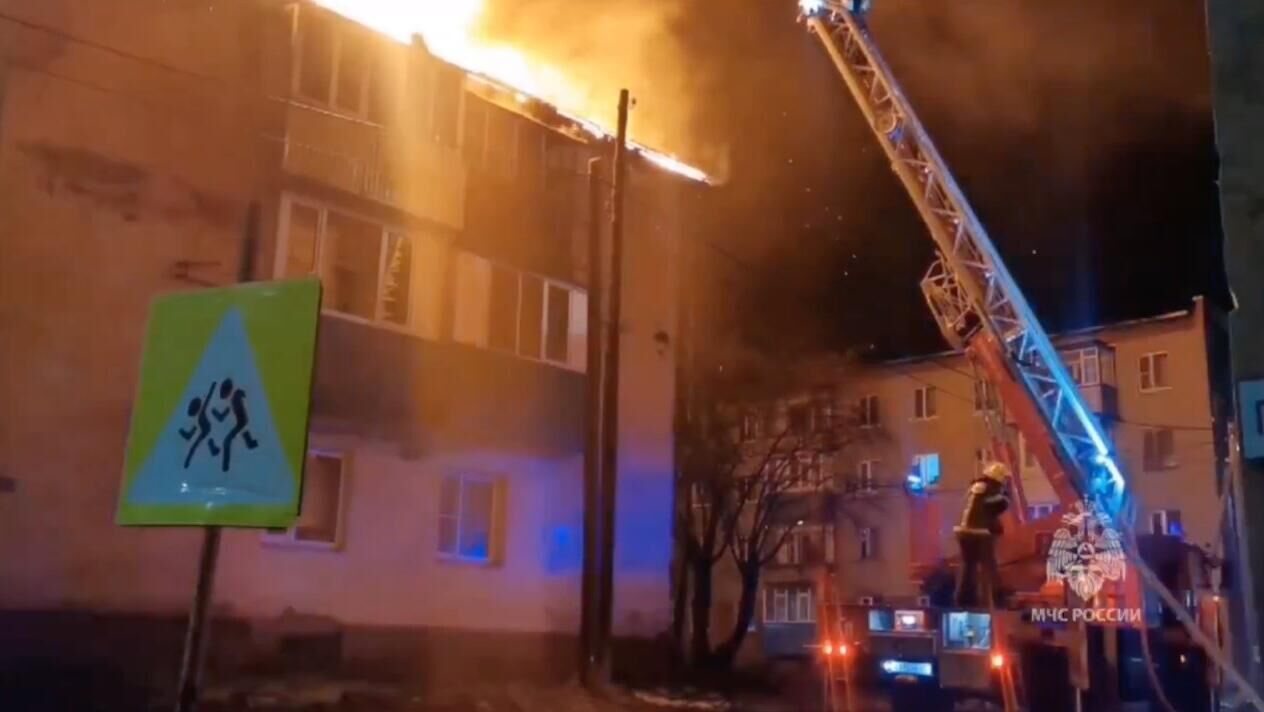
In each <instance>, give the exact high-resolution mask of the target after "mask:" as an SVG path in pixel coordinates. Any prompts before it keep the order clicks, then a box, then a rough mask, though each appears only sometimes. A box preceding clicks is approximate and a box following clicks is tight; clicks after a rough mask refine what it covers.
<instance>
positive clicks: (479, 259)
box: [448, 250, 591, 373]
mask: <svg viewBox="0 0 1264 712" xmlns="http://www.w3.org/2000/svg"><path fill="white" fill-rule="evenodd" d="M455 258H456V259H455V261H457V262H459V261H460V260H461V258H466V259H469V260H472V261H473V262H474V263H481V264H483V265H486V268H487V269H488V270H489V271H490V272H494V271H495V270H503V271H506V272H509V273H512V274H513V276H514V278H515V279H514V282H515V285H516V289H515V291H514V293H515V295H516V296H515V298H514V338H513V341H514V343H513V348H512V349H505V348H501V347H500V346H493V345H492V344H491V341H492V339H491V333H492V328H491V327H492V319H491V309H492V308H493V300H492V297H491V280H490V278H489V281H488V284H487V289H488V295H487V304H486V308H487V310H488V311H487V312H486V314H485V317H486V318H485V320H484V321H485V322H486V329H485V332H484V333H483V334H481V338H478V339H471V340H467V339H465V338H458V337H456V336H455V335H453V333H452V331H451V330H449V332H448V336H450V337H451V338H452V340H453V341H454V342H456V343H460V344H466V345H468V346H476V347H478V348H481V349H485V350H487V351H492V352H495V353H500V354H505V355H508V356H513V357H514V358H520V359H523V360H524V361H535V362H537V363H547V364H550V365H553V366H557V367H559V368H564V369H566V370H568V371H575V372H577V373H585V372H586V371H587V352H586V350H585V348H584V347H583V346H581V347H580V348H578V349H572V348H571V347H572V345H573V344H572V336H573V335H574V334H575V326H576V325H580V326H582V328H583V330H584V332H585V333H586V331H587V328H588V321H587V310H588V309H590V308H591V301H590V299H589V294H588V290H587V289H584V288H583V287H581V286H579V285H577V284H574V283H571V282H566V281H564V280H561V279H557V278H555V277H549V276H547V275H543V274H540V273H539V272H533V271H531V270H525V269H522V268H520V267H517V266H515V265H511V264H509V263H506V262H503V261H500V260H495V259H490V258H488V257H485V256H483V255H481V254H478V253H475V252H470V251H468V250H457V252H456V254H455ZM490 272H489V274H490ZM524 276H525V277H530V278H531V279H534V280H537V281H538V282H539V283H540V293H541V297H540V321H539V324H537V325H536V328H537V330H538V331H539V336H540V339H539V344H540V350H539V353H538V354H535V355H532V354H528V353H524V352H523V351H522V333H523V326H524V322H523V318H522V317H523V294H524V291H523V284H524V280H523V277H524ZM452 278H453V279H454V280H460V279H462V276H461V274H455V275H453V277H452ZM552 288H557V289H559V290H561V291H563V292H565V293H566V314H567V320H566V326H567V328H566V332H565V335H566V339H565V341H566V358H565V359H564V360H557V359H553V358H549V348H548V346H549V335H550V333H551V332H550V330H549V326H550V324H549V305H550V303H551V299H552V297H551V289H552ZM461 291H462V290H461V286H460V285H459V284H458V285H456V292H457V293H458V294H459V293H460V292H461ZM576 295H582V298H583V300H584V313H583V315H584V318H582V319H578V320H577V319H575V316H576V314H575V299H576ZM452 309H453V311H454V312H457V313H459V312H461V305H460V304H453V306H452ZM454 318H455V317H454ZM452 328H453V329H455V328H456V326H455V324H453V326H452Z"/></svg>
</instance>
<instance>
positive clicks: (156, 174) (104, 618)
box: [0, 0, 696, 676]
mask: <svg viewBox="0 0 1264 712" xmlns="http://www.w3.org/2000/svg"><path fill="white" fill-rule="evenodd" d="M0 9H3V11H4V13H5V18H6V19H4V20H0V61H2V62H3V63H2V64H0V241H2V242H3V245H4V250H3V253H4V257H3V259H0V362H3V363H4V364H5V366H4V368H3V369H0V372H2V373H0V392H3V394H4V395H3V407H2V408H0V476H3V480H2V481H3V482H4V483H5V486H4V488H3V489H2V490H0V560H3V561H4V562H5V564H4V565H3V566H0V610H2V611H3V612H2V613H0V616H3V617H4V619H5V621H6V622H5V623H4V624H3V625H4V627H6V629H7V630H12V631H19V632H18V633H15V634H16V635H19V636H21V637H22V639H23V640H26V641H28V642H29V645H28V646H27V647H26V648H25V650H24V652H23V655H28V656H39V655H41V654H46V655H47V656H49V657H66V656H70V655H72V654H79V653H82V654H84V655H88V656H98V657H100V656H105V657H110V655H109V654H108V652H107V651H108V650H109V649H110V648H111V647H112V646H114V647H117V645H118V644H119V643H118V641H119V637H118V636H119V635H122V633H120V631H121V630H123V628H126V629H127V630H129V631H131V632H130V633H127V635H130V636H131V638H129V639H133V640H134V639H137V638H139V639H142V640H149V639H150V638H146V637H145V636H151V637H152V641H153V644H152V645H146V646H145V648H146V650H147V651H149V652H146V653H144V654H140V655H137V656H136V659H135V660H131V661H127V662H126V663H123V662H120V663H118V664H119V665H120V666H123V667H128V666H134V667H137V668H141V667H144V665H145V663H147V662H156V661H158V660H163V659H170V658H171V657H172V656H173V655H175V654H176V653H175V651H178V634H179V629H180V625H181V619H182V617H183V613H184V611H185V610H187V606H188V604H189V601H190V597H191V595H192V591H193V582H194V576H195V569H196V561H197V547H198V535H197V532H196V531H193V530H179V529H157V528H154V529H150V528H145V529H136V528H131V529H125V528H120V527H116V526H115V525H114V524H113V509H114V503H115V500H116V496H117V487H118V482H119V473H120V471H121V466H122V452H123V444H124V441H125V438H126V429H127V422H128V416H129V411H130V403H131V399H132V395H133V391H134V387H135V383H136V379H137V372H138V368H139V362H138V356H139V347H140V344H141V335H142V332H143V328H144V319H145V312H146V308H147V304H148V302H149V300H150V299H151V298H152V297H153V296H155V295H157V294H160V293H163V292H167V291H172V290H179V289H196V288H198V287H199V286H210V285H221V284H228V283H231V282H232V281H233V280H234V278H235V273H236V271H237V265H238V263H239V261H240V258H241V257H242V255H241V250H242V249H243V246H244V245H255V246H256V250H255V252H254V254H253V255H251V257H252V258H253V262H254V264H255V269H254V273H253V277H254V278H255V279H286V278H291V277H299V276H305V275H313V274H314V275H318V276H319V277H320V278H321V281H322V284H323V287H324V294H323V301H322V317H321V322H320V332H319V342H318V352H317V367H316V375H315V379H314V381H315V382H314V392H313V407H312V420H311V433H310V447H311V450H310V453H309V457H308V461H307V467H306V475H305V484H304V492H303V502H302V511H301V515H300V518H299V520H298V522H297V524H296V525H295V526H294V527H293V528H292V529H289V530H286V531H272V532H259V531H253V530H231V531H228V532H226V533H225V536H224V541H223V546H222V551H221V554H220V560H219V571H218V577H217V581H216V594H215V602H216V606H217V609H219V610H220V613H221V615H220V616H219V618H220V620H221V624H222V625H221V627H223V626H227V625H228V623H226V621H236V622H237V623H238V624H239V625H238V627H237V628H235V629H234V630H238V632H239V635H237V636H236V637H233V636H229V635H228V634H225V635H221V636H219V638H218V639H219V640H220V641H221V644H222V645H228V644H229V642H230V641H232V644H233V646H234V647H233V653H232V655H231V657H232V658H233V659H234V660H235V662H236V663H242V662H245V661H250V660H252V659H263V658H269V657H275V656H276V655H283V654H284V653H285V652H286V651H287V650H290V649H291V648H292V647H293V646H289V645H287V641H292V640H295V639H309V638H312V637H313V636H315V637H316V638H319V639H320V640H322V641H324V642H325V643H327V644H328V645H330V646H332V648H333V649H334V651H335V654H334V655H333V657H334V658H335V659H337V660H338V661H340V662H341V663H343V664H356V665H361V666H371V667H373V668H375V669H378V670H379V671H380V670H382V669H398V670H401V671H408V672H409V673H411V674H419V675H423V676H429V675H435V676H447V675H450V674H454V673H456V672H458V671H463V670H467V669H469V668H468V666H467V665H466V663H467V662H468V660H469V659H470V656H481V657H483V658H486V659H502V658H503V659H508V660H510V662H508V663H505V665H504V667H503V669H505V670H510V669H514V668H524V669H526V668H529V669H531V670H533V671H536V672H544V671H549V672H551V673H553V674H559V675H564V674H566V673H567V672H569V671H570V670H571V669H572V665H573V660H574V655H573V653H572V640H573V638H574V635H575V633H576V631H577V628H578V616H579V577H580V562H581V560H582V541H581V533H582V476H581V470H582V459H583V443H582V433H583V428H582V417H583V412H584V407H585V406H584V403H585V397H584V393H585V388H586V375H585V372H586V364H585V343H586V340H587V312H588V297H587V292H586V288H585V285H586V284H587V281H588V273H589V270H590V268H591V265H590V264H589V262H590V261H589V256H588V254H587V244H588V243H587V241H588V237H587V236H588V232H589V228H590V225H589V218H588V216H589V214H590V211H589V201H588V199H587V196H588V187H587V185H588V182H587V181H588V179H587V170H588V159H589V158H592V157H598V156H607V157H608V156H609V150H610V144H609V142H607V141H601V140H596V139H593V138H592V137H591V136H590V135H588V134H586V133H585V132H583V131H582V130H580V127H578V126H576V125H574V123H573V122H571V121H569V120H567V119H565V118H563V117H562V116H560V115H559V114H558V113H557V112H556V111H555V110H553V109H552V108H551V107H549V106H547V105H545V104H543V103H541V102H538V101H536V100H534V99H530V98H524V97H521V96H520V95H516V94H515V92H513V91H512V90H509V89H507V88H504V87H500V86H497V85H495V84H493V83H490V82H487V81H485V80H482V79H480V78H476V77H471V76H467V75H466V74H465V73H464V72H462V71H461V70H460V69H459V68H457V67H454V66H452V65H449V64H447V63H445V62H443V61H442V60H440V59H438V58H436V57H434V56H432V55H431V54H430V53H429V52H428V51H427V50H426V48H425V47H424V45H423V44H422V43H421V42H420V41H417V42H415V43H414V44H412V45H401V44H398V43H396V42H393V41H391V40H389V39H387V38H385V37H383V36H381V35H378V34H375V33H373V32H371V31H369V30H368V29H366V28H364V27H362V26H359V25H356V24H355V23H352V22H349V21H347V20H345V19H343V18H340V17H338V16H336V15H334V14H332V13H330V12H328V11H326V10H324V9H322V8H319V7H317V6H315V5H312V4H309V3H303V2H296V3H277V2H262V1H259V2H253V1H252V2H245V3H234V4H229V5H220V4H215V5H211V6H205V7H203V6H193V5H188V4H183V3H175V4H155V5H152V6H150V5H148V4H144V6H143V7H142V6H140V5H136V4H133V3H113V2H95V1H94V2H89V1H88V0H60V1H59V2H52V3H39V4H35V5H31V4H28V3H15V2H0ZM613 99H614V97H612V100H613ZM606 168H607V169H608V165H607V167H606ZM695 186H696V184H691V183H689V182H687V181H685V180H683V179H681V178H680V177H678V176H675V175H674V174H671V173H668V172H665V171H663V170H661V169H658V168H655V167H654V166H653V165H651V164H650V163H649V162H648V161H644V160H641V159H640V158H639V156H638V155H637V154H635V153H634V154H633V155H632V158H631V166H630V180H629V189H628V200H629V202H630V203H631V204H634V205H636V209H634V210H632V209H630V210H629V211H628V216H627V225H626V233H627V240H626V244H627V247H626V250H625V273H624V274H625V277H624V296H623V304H624V314H623V323H622V325H621V326H622V333H623V342H622V368H621V374H620V375H621V391H622V394H623V397H622V401H621V407H620V432H619V438H620V447H619V452H620V480H619V488H620V489H619V509H618V512H617V515H616V521H617V538H618V548H617V551H616V576H615V582H616V584H615V586H616V610H615V627H616V633H617V634H620V635H625V636H634V637H635V636H640V637H649V636H652V635H654V634H656V633H658V632H659V631H661V630H663V629H665V628H666V627H667V619H668V617H669V615H670V601H669V593H668V575H669V563H670V559H671V552H672V545H671V499H672V469H673V464H672V463H673V445H672V419H671V413H672V404H673V399H674V389H675V371H676V367H675V342H676V318H677V315H676V296H675V295H676V289H677V284H678V281H679V273H678V271H677V267H676V265H677V259H676V255H677V246H678V241H679V239H680V237H681V234H680V233H681V231H682V230H683V222H682V219H681V216H680V210H679V205H680V203H681V201H682V200H683V199H684V196H686V195H687V194H688V192H689V191H691V190H694V189H695ZM247 235H250V236H253V239H252V240H250V241H247V240H246V239H245V237H246V236H247ZM86 612H91V614H92V617H91V620H93V621H95V622H96V625H97V627H96V628H94V629H92V631H88V630H87V629H84V630H81V631H79V632H77V633H75V634H74V635H57V634H53V633H50V631H56V630H59V629H63V628H60V626H61V624H62V623H64V621H65V620H66V619H67V616H71V617H73V616H75V615H81V616H82V614H84V613H86ZM76 620H79V619H76ZM111 621H127V622H128V623H127V624H126V625H124V624H122V623H119V624H117V625H114V624H113V623H111ZM142 623H143V625H142ZM111 626H114V627H111ZM142 629H143V630H145V631H148V632H146V633H143V634H142V633H138V632H136V631H139V630H142ZM225 630H228V628H225ZM304 636H307V638H304ZM7 652H10V651H9V650H6V653H7Z"/></svg>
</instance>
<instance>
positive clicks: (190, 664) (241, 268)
mask: <svg viewBox="0 0 1264 712" xmlns="http://www.w3.org/2000/svg"><path fill="white" fill-rule="evenodd" d="M258 242H259V204H258V203H255V202H252V203H250V206H249V207H248V208H247V209H246V220H245V224H244V225H243V226H242V236H241V255H240V256H239V261H238V263H237V281H238V282H249V281H250V279H251V277H252V276H253V275H254V266H255V249H256V247H257V245H258ZM220 532H221V529H220V527H218V526H213V525H212V526H207V527H203V528H202V552H201V555H200V556H199V557H198V577H197V586H196V588H195V589H194V591H193V607H192V609H191V610H190V611H189V627H188V628H187V629H186V630H185V633H184V653H183V654H182V655H181V656H180V677H179V679H178V680H177V682H176V707H175V712H194V710H196V709H197V705H198V693H199V692H200V688H201V685H202V668H203V666H204V665H205V662H206V638H207V636H206V625H207V621H208V619H209V618H210V610H211V597H212V595H213V594H214V591H215V565H216V564H217V563H218V562H219V540H220Z"/></svg>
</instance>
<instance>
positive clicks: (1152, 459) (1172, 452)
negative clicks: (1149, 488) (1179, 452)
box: [1142, 428, 1176, 472]
mask: <svg viewBox="0 0 1264 712" xmlns="http://www.w3.org/2000/svg"><path fill="white" fill-rule="evenodd" d="M1144 445H1145V447H1144V450H1145V452H1144V454H1143V458H1142V460H1143V463H1142V464H1143V466H1144V467H1145V469H1146V470H1147V471H1148V472H1154V471H1156V470H1166V469H1168V468H1172V467H1176V439H1175V435H1174V433H1173V432H1172V431H1171V430H1170V429H1168V428H1157V429H1154V430H1147V431H1145V443H1144Z"/></svg>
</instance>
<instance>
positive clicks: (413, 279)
mask: <svg viewBox="0 0 1264 712" xmlns="http://www.w3.org/2000/svg"><path fill="white" fill-rule="evenodd" d="M295 206H299V207H302V208H307V209H309V210H315V211H316V238H315V244H314V246H313V249H312V271H311V272H308V273H307V274H308V275H309V276H316V277H319V278H320V279H321V280H322V281H323V280H324V279H325V278H326V275H325V268H326V265H325V253H326V250H327V249H328V245H327V244H326V240H327V229H328V223H329V215H330V213H331V212H333V213H338V214H340V215H342V216H345V217H348V218H351V219H353V220H359V221H361V222H365V223H369V224H371V225H373V226H374V227H376V228H378V232H379V235H378V260H377V261H378V268H377V282H376V284H375V290H374V293H375V295H376V297H375V299H374V306H373V317H371V318H370V317H365V316H362V315H360V314H351V313H349V312H344V311H340V310H337V309H334V308H332V307H327V306H325V305H324V304H323V303H322V304H321V307H320V313H321V314H322V315H328V316H333V317H337V318H339V319H346V320H348V321H353V322H356V323H359V324H365V325H368V326H374V327H378V328H382V329H390V330H394V331H399V332H403V333H408V334H416V335H420V327H419V325H418V324H417V314H416V313H415V312H416V310H415V309H414V304H413V297H414V295H415V294H416V290H417V289H418V288H419V287H420V285H419V284H418V282H417V276H418V275H417V270H416V269H415V267H416V265H415V264H410V265H409V268H408V278H409V281H408V301H407V303H406V310H407V311H406V317H405V319H404V323H402V324H400V323H397V322H394V321H390V320H387V319H386V318H384V316H383V314H384V304H385V299H384V292H383V288H384V286H385V277H386V273H385V270H386V268H387V261H388V254H387V248H388V245H389V242H390V238H391V236H400V237H402V238H404V239H405V240H407V241H408V244H409V248H408V249H409V259H410V260H415V258H416V255H417V249H418V248H419V247H420V244H421V241H422V240H425V239H426V238H425V237H424V236H421V235H418V234H415V233H414V232H411V231H409V230H407V229H405V228H403V227H401V226H397V225H395V224H392V223H384V222H382V221H381V220H378V219H376V218H372V217H369V216H367V215H364V214H363V213H359V212H356V211H355V210H347V209H344V208H342V207H341V206H334V205H330V204H329V203H326V202H323V201H321V200H317V199H313V198H308V197H306V196H302V195H295V194H293V193H288V192H287V193H283V194H282V196H281V214H280V216H279V219H278V220H277V240H276V243H277V244H276V253H275V255H274V260H273V270H272V272H273V277H274V278H275V279H291V278H297V277H298V276H299V275H289V274H287V273H286V268H287V266H288V261H289V257H290V237H291V235H290V225H291V221H292V215H293V210H294V207H295Z"/></svg>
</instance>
